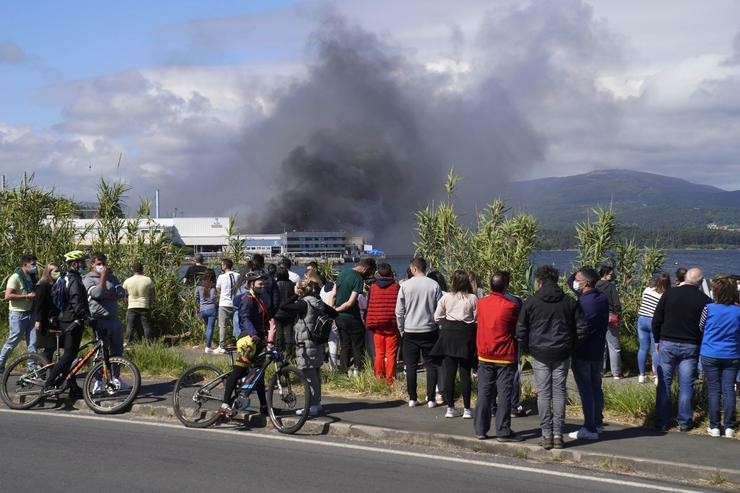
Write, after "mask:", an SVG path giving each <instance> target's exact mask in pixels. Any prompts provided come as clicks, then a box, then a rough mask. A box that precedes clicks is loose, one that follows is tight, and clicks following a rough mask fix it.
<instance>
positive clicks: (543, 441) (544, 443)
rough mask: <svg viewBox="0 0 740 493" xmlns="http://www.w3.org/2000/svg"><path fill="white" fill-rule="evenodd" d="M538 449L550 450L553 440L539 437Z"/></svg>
mask: <svg viewBox="0 0 740 493" xmlns="http://www.w3.org/2000/svg"><path fill="white" fill-rule="evenodd" d="M540 447H542V448H543V449H545V450H550V449H551V448H552V447H553V438H552V437H546V436H542V437H540Z"/></svg>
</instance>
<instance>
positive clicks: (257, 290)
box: [252, 288, 262, 294]
mask: <svg viewBox="0 0 740 493" xmlns="http://www.w3.org/2000/svg"><path fill="white" fill-rule="evenodd" d="M252 291H254V294H262V288H252Z"/></svg>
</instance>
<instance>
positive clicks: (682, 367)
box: [652, 267, 712, 432]
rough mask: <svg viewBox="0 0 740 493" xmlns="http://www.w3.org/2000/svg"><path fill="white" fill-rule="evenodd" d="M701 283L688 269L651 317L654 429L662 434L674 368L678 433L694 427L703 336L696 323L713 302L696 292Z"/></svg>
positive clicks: (699, 274) (698, 271)
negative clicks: (655, 379) (654, 356)
mask: <svg viewBox="0 0 740 493" xmlns="http://www.w3.org/2000/svg"><path fill="white" fill-rule="evenodd" d="M703 280H704V273H703V272H702V271H701V269H699V268H697V267H692V268H691V269H689V270H688V271H687V272H686V279H685V281H684V283H683V284H682V285H680V286H677V287H674V288H671V289H669V290H668V291H666V292H665V293H664V294H663V296H662V297H661V298H660V301H659V302H658V306H657V307H656V308H655V314H654V315H653V326H652V328H653V336H654V337H655V352H656V353H658V354H659V355H660V358H659V360H660V361H659V364H658V367H657V369H658V387H657V389H656V403H655V407H656V413H655V414H656V417H655V426H656V428H658V429H660V430H661V431H665V430H666V429H667V428H668V424H669V421H670V419H671V384H672V383H673V374H674V372H675V371H676V368H678V425H679V429H680V430H681V431H684V432H685V431H689V430H690V429H691V428H692V426H693V414H694V406H693V399H694V380H695V379H696V371H697V365H698V362H699V346H700V345H701V336H702V334H701V330H700V328H699V323H700V321H701V314H702V311H703V310H704V307H705V306H706V305H707V304H708V303H711V302H712V299H711V298H709V297H708V296H707V295H705V294H704V293H702V292H701V290H700V289H699V287H700V286H701V283H702V281H703Z"/></svg>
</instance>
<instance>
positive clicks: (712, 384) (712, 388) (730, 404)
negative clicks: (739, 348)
mask: <svg viewBox="0 0 740 493" xmlns="http://www.w3.org/2000/svg"><path fill="white" fill-rule="evenodd" d="M701 362H702V366H703V367H704V378H705V380H706V382H707V399H708V401H709V427H710V428H719V425H720V396H722V400H724V415H725V426H724V428H725V429H727V428H735V408H736V401H735V389H734V388H733V386H734V384H735V377H736V376H737V372H738V368H740V359H717V358H710V357H708V356H702V357H701Z"/></svg>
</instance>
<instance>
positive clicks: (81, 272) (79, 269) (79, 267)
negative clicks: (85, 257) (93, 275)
mask: <svg viewBox="0 0 740 493" xmlns="http://www.w3.org/2000/svg"><path fill="white" fill-rule="evenodd" d="M77 272H79V273H80V274H83V275H84V274H85V272H87V268H86V267H85V266H84V265H80V266H78V267H77Z"/></svg>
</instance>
